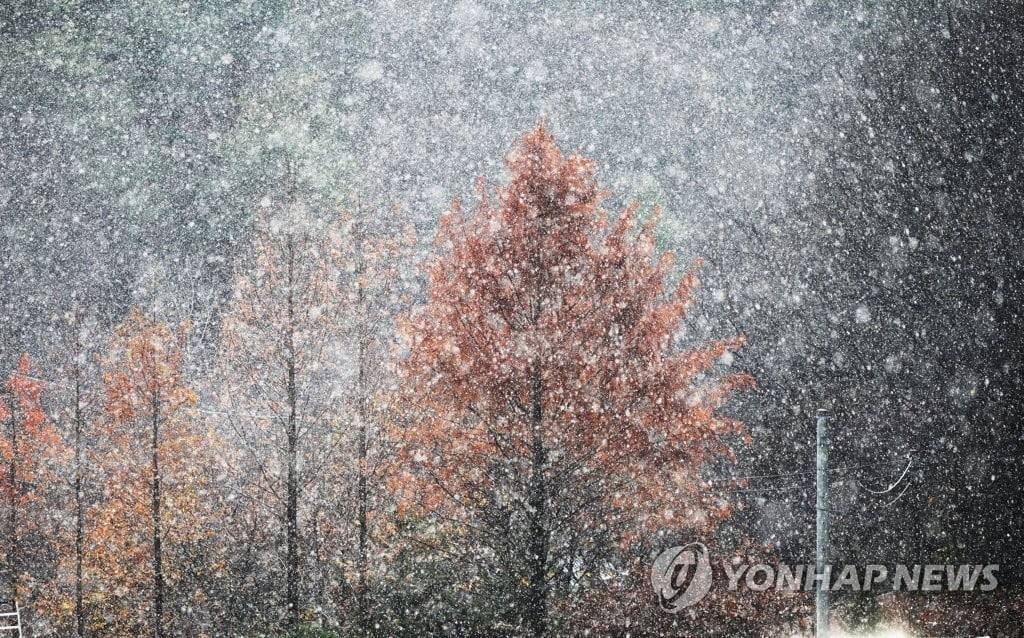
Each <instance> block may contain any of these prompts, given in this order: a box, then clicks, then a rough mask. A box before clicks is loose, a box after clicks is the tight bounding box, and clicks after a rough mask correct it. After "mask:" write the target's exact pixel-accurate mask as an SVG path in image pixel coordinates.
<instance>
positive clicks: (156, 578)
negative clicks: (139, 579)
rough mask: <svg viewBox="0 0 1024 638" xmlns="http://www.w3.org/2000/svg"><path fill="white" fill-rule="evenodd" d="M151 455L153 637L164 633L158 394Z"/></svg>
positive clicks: (158, 636) (161, 635)
mask: <svg viewBox="0 0 1024 638" xmlns="http://www.w3.org/2000/svg"><path fill="white" fill-rule="evenodd" d="M150 453H151V455H152V486H153V614H154V616H155V618H154V623H153V636H154V638H163V635H164V625H163V623H164V620H163V619H164V565H163V546H162V543H163V531H162V529H161V520H160V504H161V497H160V396H159V394H156V395H154V396H153V439H152V442H151V445H150Z"/></svg>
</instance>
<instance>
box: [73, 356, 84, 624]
mask: <svg viewBox="0 0 1024 638" xmlns="http://www.w3.org/2000/svg"><path fill="white" fill-rule="evenodd" d="M80 350H81V348H80V347H79V348H76V349H75V356H76V358H77V356H78V353H79V352H80ZM82 457H83V454H82V373H81V370H80V369H79V367H78V362H77V361H76V362H75V635H76V636H78V638H84V636H85V613H84V609H83V605H82V598H83V596H82V551H83V549H84V547H85V520H84V507H83V504H82V482H83V481H82V474H83V467H82V460H83V459H82Z"/></svg>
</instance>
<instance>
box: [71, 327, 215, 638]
mask: <svg viewBox="0 0 1024 638" xmlns="http://www.w3.org/2000/svg"><path fill="white" fill-rule="evenodd" d="M185 338H186V326H181V327H179V328H177V329H172V328H170V327H168V326H167V325H166V324H163V323H160V322H157V321H154V320H152V319H150V318H148V317H145V316H144V315H142V314H140V313H139V312H137V311H133V312H132V314H131V316H130V317H129V318H128V319H127V320H126V321H125V323H124V324H122V326H121V327H120V328H119V329H118V331H117V334H116V337H115V339H114V343H113V347H112V352H111V355H110V356H109V357H108V359H107V361H106V372H105V374H104V382H105V385H106V394H107V401H106V415H107V418H106V420H105V422H104V438H105V439H106V440H105V441H104V443H103V444H102V446H101V449H100V450H98V451H97V460H96V463H97V464H98V465H99V466H100V468H101V472H102V476H103V477H104V485H103V496H102V498H101V502H100V503H99V505H98V506H97V507H96V508H95V509H94V511H92V512H90V513H89V515H88V516H87V521H86V522H87V525H86V534H87V539H86V556H85V558H86V565H85V579H86V585H87V587H86V597H87V606H88V607H89V609H90V611H91V616H92V618H91V621H90V626H91V629H92V630H93V631H102V632H103V633H104V635H118V636H120V635H142V634H143V633H145V634H150V635H154V636H156V637H158V638H159V636H161V635H164V623H165V620H166V619H165V615H169V614H170V613H174V614H177V609H175V610H174V611H173V612H172V611H171V610H170V609H168V608H169V607H170V606H169V605H166V604H165V603H166V601H168V600H173V601H175V602H177V603H181V604H179V605H175V607H176V608H178V609H180V608H181V607H184V606H186V605H187V604H188V603H194V602H195V601H190V600H189V598H188V596H189V593H190V592H188V591H184V588H183V587H182V586H180V585H179V582H178V581H179V579H180V578H181V577H182V576H184V575H186V574H183V572H184V571H186V570H185V569H184V568H183V564H184V563H185V562H186V558H185V557H184V556H183V552H184V550H183V548H185V547H187V546H189V545H192V544H195V543H196V542H198V541H200V540H201V539H203V538H204V537H205V536H207V535H208V534H209V529H210V525H209V523H210V519H209V517H208V516H207V515H205V514H204V513H203V512H204V507H205V504H204V502H203V500H202V498H201V495H202V492H203V485H204V481H203V472H202V469H203V468H204V467H205V466H206V465H207V463H206V461H205V460H204V458H205V456H204V455H205V451H206V450H207V449H208V445H209V441H208V440H207V439H206V435H205V434H204V433H203V432H202V430H200V429H199V428H197V427H196V425H195V422H194V420H193V419H192V418H191V410H190V408H191V407H192V406H193V405H195V403H196V401H197V396H196V394H195V393H194V392H193V391H192V390H191V389H190V388H189V387H188V386H187V385H186V383H185V377H184V361H183V358H184V352H185ZM192 569H194V568H190V569H189V571H191V570H192ZM126 599H128V600H131V601H132V604H125V603H126ZM165 609H166V610H167V611H166V612H165Z"/></svg>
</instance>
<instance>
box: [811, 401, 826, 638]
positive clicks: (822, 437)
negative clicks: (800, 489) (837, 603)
mask: <svg viewBox="0 0 1024 638" xmlns="http://www.w3.org/2000/svg"><path fill="white" fill-rule="evenodd" d="M815 417H816V421H817V425H818V435H817V448H818V454H817V488H818V489H817V506H816V507H815V511H816V512H817V527H816V530H815V532H816V533H815V543H814V554H815V555H814V562H815V565H814V568H815V572H816V575H817V576H818V577H819V578H820V580H817V581H816V582H817V589H816V590H815V594H814V635H815V638H828V590H829V580H830V579H829V574H828V572H827V571H826V570H829V568H828V561H829V557H828V417H829V412H828V410H818V412H817V414H816V415H815Z"/></svg>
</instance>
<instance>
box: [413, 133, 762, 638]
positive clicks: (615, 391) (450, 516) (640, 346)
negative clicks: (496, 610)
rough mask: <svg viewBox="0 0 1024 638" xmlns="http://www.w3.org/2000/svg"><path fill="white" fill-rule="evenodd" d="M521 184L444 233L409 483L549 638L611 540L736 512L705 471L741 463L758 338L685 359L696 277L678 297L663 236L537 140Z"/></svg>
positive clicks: (424, 320) (528, 143)
mask: <svg viewBox="0 0 1024 638" xmlns="http://www.w3.org/2000/svg"><path fill="white" fill-rule="evenodd" d="M507 168H508V170H509V172H510V173H511V180H510V183H509V184H508V185H507V186H505V187H502V188H497V189H496V193H495V195H494V196H490V195H488V194H487V192H486V190H485V188H484V187H483V186H481V188H480V202H479V204H478V205H477V206H476V208H475V209H474V210H473V211H472V212H471V213H470V214H468V215H467V214H463V213H462V212H461V211H460V210H459V207H458V205H457V204H456V205H455V206H454V207H453V208H454V210H452V211H451V212H449V213H448V214H446V215H445V216H444V217H443V218H442V220H441V227H440V230H439V234H438V239H437V248H438V250H439V252H440V254H439V255H438V256H437V257H436V258H435V259H434V260H433V261H432V262H431V263H430V264H429V267H428V273H429V283H428V290H427V298H426V302H425V304H423V305H422V306H421V307H419V308H417V309H416V310H415V311H414V312H413V313H412V314H411V315H410V316H409V317H407V319H406V320H405V322H404V325H403V329H404V333H405V335H406V336H407V338H408V346H409V349H410V351H409V356H408V359H407V360H406V362H405V372H406V375H407V379H408V381H409V384H410V387H411V390H412V391H413V393H414V395H415V397H416V401H417V405H418V407H419V408H420V413H419V419H418V421H417V422H416V423H415V425H413V426H410V427H407V428H405V429H404V430H403V431H401V432H400V433H399V434H398V436H400V437H402V439H403V447H402V450H403V453H402V456H401V471H400V472H399V474H398V475H397V476H396V482H395V485H396V488H397V489H399V490H400V491H402V492H403V493H404V494H406V495H407V498H406V499H405V502H406V507H407V509H406V510H405V511H406V513H407V514H409V515H410V516H411V515H416V514H418V515H420V516H423V517H427V519H428V520H430V521H432V525H431V526H430V529H433V530H436V529H437V528H438V527H439V526H440V527H443V528H444V529H445V533H446V534H449V535H452V534H453V535H455V536H456V537H458V536H459V535H460V534H461V535H463V536H464V537H466V538H470V537H472V538H473V539H474V541H475V543H474V542H459V543H453V544H452V547H454V548H457V547H462V548H470V547H472V548H474V549H473V550H469V551H474V552H476V555H477V556H493V557H495V565H496V568H495V569H496V570H498V571H503V572H507V574H506V577H505V578H503V579H500V580H501V582H500V583H495V582H493V579H492V582H487V578H488V575H486V574H483V575H481V574H477V575H468V576H466V578H467V580H468V581H469V583H468V584H467V587H468V588H470V589H472V588H473V587H475V586H479V587H480V588H482V589H484V590H486V592H487V593H486V595H489V596H492V597H493V596H499V597H503V598H502V599H501V600H494V599H493V598H492V600H491V603H492V604H497V606H499V607H500V608H503V609H507V610H509V611H508V616H507V617H506V618H505V619H503V620H504V621H505V622H509V623H512V624H515V625H518V626H522V627H525V628H527V629H529V630H530V631H532V632H533V633H535V634H537V635H540V634H543V633H545V632H546V631H547V630H548V627H549V619H548V606H549V596H550V593H551V591H552V590H553V589H555V588H557V587H565V588H567V589H571V588H572V587H574V586H578V581H579V579H580V578H583V575H582V574H583V573H585V571H586V568H587V567H588V561H589V562H591V563H592V562H593V561H594V560H596V556H597V553H596V549H595V546H596V545H598V544H600V543H601V542H602V541H603V540H604V541H606V542H608V543H609V544H611V545H625V544H628V543H630V542H632V541H633V540H635V539H636V538H637V537H638V536H640V535H642V534H643V533H645V532H653V531H654V530H656V529H659V528H664V527H680V526H684V525H685V526H691V527H693V526H700V525H703V524H708V523H710V521H712V520H714V518H715V517H716V516H717V515H720V514H722V513H723V507H722V506H721V505H719V504H717V503H715V502H713V501H711V500H710V499H705V498H704V497H703V495H702V491H701V485H702V483H701V480H700V476H699V468H700V465H701V463H702V460H703V459H705V458H706V457H707V456H708V455H728V454H730V450H729V448H728V445H727V443H726V440H725V439H724V438H723V437H725V436H726V435H728V434H731V433H738V432H740V431H741V425H740V424H739V423H737V422H735V421H733V420H731V419H729V418H726V417H724V416H722V415H720V414H719V408H720V407H721V405H722V404H723V401H724V400H725V399H726V398H727V396H728V395H729V394H730V393H731V392H732V391H733V390H735V389H737V388H739V387H742V386H745V385H748V384H749V383H750V382H751V381H750V379H749V378H748V377H746V376H744V375H739V374H728V375H718V376H717V377H716V376H715V375H713V374H709V373H711V372H712V369H713V367H714V366H715V363H716V362H717V361H718V360H719V359H720V358H721V357H722V356H723V355H724V354H725V353H727V352H728V351H730V350H732V349H734V348H737V347H738V346H739V345H740V344H741V339H740V338H731V339H726V340H722V341H717V342H713V343H705V344H702V345H700V346H697V347H693V348H689V349H682V348H680V347H679V346H678V345H677V337H678V333H679V327H680V321H681V319H682V318H683V316H684V314H685V313H686V311H687V308H688V307H689V306H690V304H691V301H692V297H693V293H694V289H695V286H696V285H697V280H696V277H695V273H694V272H692V271H691V272H689V273H688V274H686V275H684V276H682V277H681V278H680V279H679V280H678V282H677V283H670V282H671V280H672V274H673V260H672V256H671V254H662V255H657V254H656V250H655V242H654V239H653V230H654V223H655V222H654V220H651V221H649V222H647V223H645V224H643V225H642V226H640V227H639V228H638V225H637V222H636V220H635V217H636V207H635V206H634V207H628V208H626V209H625V210H622V211H621V212H620V213H619V214H618V216H617V217H615V218H614V219H611V218H610V217H609V215H608V214H607V213H606V212H605V211H604V210H603V209H602V208H601V206H600V203H601V200H602V199H603V198H604V197H605V196H606V194H605V193H603V192H601V191H600V190H599V188H598V185H597V183H596V181H595V179H594V170H595V168H594V164H593V163H592V162H591V161H590V160H588V159H586V158H584V157H581V156H579V155H570V156H565V155H563V153H562V152H561V151H560V150H559V149H558V147H557V146H556V144H555V141H554V138H553V136H552V135H551V134H550V133H549V132H548V131H547V130H546V128H545V127H544V126H543V125H538V126H537V128H535V129H534V130H533V131H531V132H530V133H529V134H527V135H526V136H525V137H523V139H522V141H521V143H520V144H519V146H518V147H517V148H516V149H515V150H514V151H513V152H512V153H511V154H510V156H509V157H508V159H507ZM481 547H483V549H481ZM589 566H591V567H593V566H594V565H592V564H590V565H589ZM474 579H475V580H476V581H478V582H475V581H474Z"/></svg>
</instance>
